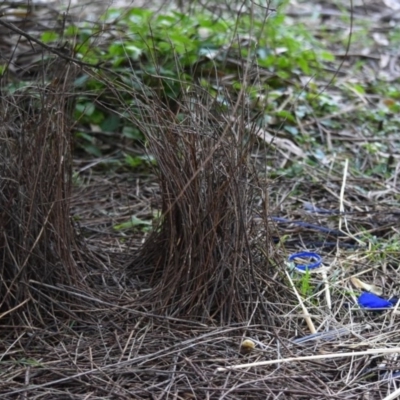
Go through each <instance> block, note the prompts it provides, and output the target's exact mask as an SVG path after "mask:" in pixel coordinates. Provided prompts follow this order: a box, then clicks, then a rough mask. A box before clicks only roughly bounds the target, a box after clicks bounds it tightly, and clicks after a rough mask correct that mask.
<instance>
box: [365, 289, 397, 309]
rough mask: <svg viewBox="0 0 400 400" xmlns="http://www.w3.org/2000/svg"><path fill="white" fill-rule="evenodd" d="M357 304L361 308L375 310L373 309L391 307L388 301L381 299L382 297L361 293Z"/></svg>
mask: <svg viewBox="0 0 400 400" xmlns="http://www.w3.org/2000/svg"><path fill="white" fill-rule="evenodd" d="M358 304H359V305H360V306H361V307H364V308H369V309H375V308H379V309H382V308H391V307H393V304H392V303H391V302H390V301H388V300H386V299H383V298H382V297H379V296H377V295H376V294H373V293H368V292H363V293H362V294H361V295H360V297H359V298H358Z"/></svg>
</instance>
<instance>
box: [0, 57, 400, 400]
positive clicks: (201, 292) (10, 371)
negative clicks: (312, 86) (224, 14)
mask: <svg viewBox="0 0 400 400" xmlns="http://www.w3.org/2000/svg"><path fill="white" fill-rule="evenodd" d="M60 62H61V61H60ZM53 71H54V70H53ZM56 71H58V72H59V73H60V75H58V76H57V74H56V75H55V76H54V79H51V80H50V81H51V82H52V84H50V85H45V84H43V83H40V82H41V80H40V79H38V81H37V83H36V84H35V85H34V86H33V87H30V88H27V89H26V90H25V91H21V92H16V93H14V94H13V95H12V96H3V98H2V100H1V101H2V108H1V112H0V117H1V128H0V135H1V136H0V138H1V142H0V157H1V158H0V164H1V176H0V184H1V192H0V201H1V218H0V224H1V225H0V226H1V229H0V232H1V237H0V244H1V246H0V251H1V256H2V257H1V283H0V285H1V286H0V301H1V308H0V323H1V325H0V332H1V336H0V337H1V339H0V365H1V368H0V398H7V399H8V398H16V399H17V398H18V399H19V398H20V399H25V398H26V399H27V398H41V399H54V398H60V399H63V398H65V399H88V398H90V399H114V398H115V399H132V398H138V399H239V398H243V399H261V398H262V399H346V400H347V399H381V398H385V396H387V395H388V394H390V393H392V394H393V393H396V392H395V391H396V389H397V385H398V383H397V381H398V371H399V370H400V365H399V361H398V353H397V351H398V343H397V342H398V333H397V332H398V330H399V329H400V327H399V324H398V310H397V308H396V307H395V308H394V309H393V310H391V311H388V312H377V313H368V312H365V311H364V310H360V308H359V307H358V306H357V305H356V294H357V292H356V291H355V288H354V287H353V286H352V284H351V278H354V277H358V278H359V279H361V280H363V281H365V282H369V283H374V284H375V285H377V286H380V287H382V289H383V291H384V293H385V295H387V297H390V295H392V294H396V293H397V291H398V286H397V282H398V281H399V278H400V277H399V270H398V260H399V251H398V248H399V247H398V246H397V247H396V246H395V244H396V243H395V242H393V243H392V244H391V246H392V247H390V248H389V247H386V248H382V247H379V246H378V244H377V243H375V242H374V241H373V240H372V239H371V235H376V236H377V237H378V238H384V239H387V241H388V244H389V241H390V240H392V241H393V238H395V233H396V229H398V228H397V220H398V215H399V207H398V192H397V189H396V182H397V178H398V172H399V171H398V169H395V171H394V172H393V176H391V177H390V178H389V179H388V181H387V182H385V183H382V182H380V181H379V180H377V179H374V178H373V177H372V178H371V177H370V178H364V177H360V176H359V175H357V174H356V173H355V171H352V170H348V171H347V173H345V172H346V171H345V170H344V168H343V167H342V168H338V164H337V163H332V165H329V174H327V173H326V171H324V170H323V169H321V170H318V169H315V168H313V167H310V166H304V171H305V172H304V173H303V174H302V175H301V176H298V177H296V178H285V177H280V178H277V179H276V180H274V181H267V180H266V179H265V176H263V173H264V172H265V171H264V170H263V169H261V168H260V166H262V165H263V164H264V163H265V160H268V161H271V159H274V161H275V162H276V164H280V163H281V164H285V163H288V162H289V161H288V160H289V157H288V156H287V154H284V152H283V153H282V154H280V153H279V149H278V151H277V152H272V151H271V148H270V147H269V146H266V145H265V144H263V143H261V142H260V141H259V137H258V138H256V137H255V136H256V135H255V133H256V132H255V130H254V129H253V130H252V129H251V126H252V124H251V120H250V118H248V117H247V115H248V114H247V109H246V104H245V102H244V100H243V98H242V97H241V96H240V95H239V96H238V97H237V98H235V99H232V104H233V109H234V110H235V112H231V113H228V112H227V111H226V110H225V109H222V108H221V107H219V106H218V104H216V103H215V102H214V100H213V99H212V98H210V97H208V96H206V95H205V94H204V92H202V91H201V89H198V88H196V90H193V91H191V92H190V93H188V92H184V93H185V94H184V95H182V97H181V99H180V101H179V103H178V104H177V109H175V110H174V112H171V111H170V110H168V109H166V108H165V105H164V104H163V103H162V101H160V100H159V99H158V98H157V96H151V97H150V96H149V97H146V96H144V97H139V96H137V101H138V102H139V101H140V104H141V107H140V113H141V114H140V115H137V114H135V115H131V117H132V119H134V120H135V119H136V120H137V121H138V120H139V119H140V120H141V121H143V120H144V121H147V123H146V125H144V126H142V128H143V131H144V132H145V133H146V135H147V139H148V141H149V148H148V151H149V152H150V153H151V154H153V155H154V156H155V157H156V159H157V162H158V167H159V169H158V170H157V171H156V174H155V175H151V174H147V173H146V174H139V173H136V174H133V173H127V172H126V169H123V168H122V170H115V171H114V174H113V173H110V172H107V173H105V172H104V170H102V169H101V168H97V169H96V165H97V164H98V163H101V162H102V161H104V160H95V161H93V160H82V159H81V160H74V161H73V160H72V154H71V120H70V105H71V104H70V100H71V90H70V86H69V82H71V81H72V78H73V77H74V76H75V73H76V70H75V69H71V65H70V64H66V63H62V68H61V67H60V64H59V67H58V69H56ZM41 73H44V74H45V75H46V78H47V77H48V76H50V75H49V74H51V73H52V72H51V71H50V70H44V71H42V72H41ZM61 77H65V79H64V78H62V79H61ZM57 78H58V79H57ZM42 81H43V80H42ZM110 85H112V84H111V82H110ZM114 89H115V91H117V88H114ZM257 134H259V132H257ZM354 146H356V145H354V144H352V146H351V149H350V150H351V151H349V152H348V153H343V154H341V155H339V156H338V158H339V159H340V161H343V162H344V164H343V165H346V164H345V160H346V158H349V157H351V154H353V153H354V152H356V149H355V148H354ZM290 161H291V162H295V163H298V164H299V165H300V164H302V163H303V160H302V159H301V157H299V158H294V157H292V159H291V160H290ZM372 161H373V160H371V159H370V160H366V162H372ZM73 162H75V163H74V170H75V171H77V172H78V178H79V182H80V183H79V185H76V186H75V187H73V186H72V175H71V174H72V164H73ZM339 165H340V164H339ZM385 185H389V186H387V187H388V189H387V188H386V189H385ZM154 208H156V209H157V208H160V209H162V212H163V216H162V218H161V219H160V221H159V225H158V227H157V229H155V230H154V231H153V232H152V233H151V234H143V233H140V232H135V233H134V234H130V233H129V232H122V233H121V232H116V231H115V229H113V226H114V225H115V224H117V223H120V222H123V221H124V220H126V219H128V218H129V217H130V216H131V215H133V214H134V215H140V216H143V215H151V213H152V210H153V209H154ZM343 210H344V211H345V212H339V211H343ZM71 214H72V215H73V216H74V217H75V219H78V217H79V223H75V224H72V222H71V219H70V216H71ZM271 217H275V220H273V219H272V218H271ZM276 218H281V219H280V220H277V219H276ZM282 218H285V219H286V222H284V221H283V220H282ZM143 242H144V245H143V246H141V245H142V244H143ZM301 249H307V250H312V249H317V250H316V251H318V252H319V253H320V254H321V255H322V256H323V259H324V266H325V267H326V268H325V269H324V270H322V271H323V273H321V271H319V272H315V273H313V274H311V275H310V276H309V277H305V276H304V275H302V274H298V273H296V272H294V271H291V270H289V269H288V268H287V266H286V264H285V263H284V262H283V260H284V259H285V258H286V256H287V255H288V253H290V252H294V251H298V250H301ZM288 276H289V277H290V279H289V278H288ZM188 277H189V278H188ZM290 281H293V283H294V286H293V287H291V285H290ZM298 298H300V299H301V302H300V301H299V300H298ZM306 321H308V322H311V323H312V325H311V326H313V327H315V329H316V331H317V333H316V334H313V335H310V323H308V324H307V323H306ZM246 338H247V339H251V340H252V341H253V342H254V344H255V349H254V350H252V351H250V352H248V353H246V352H243V351H241V346H240V345H241V343H242V341H243V340H244V339H246ZM243 364H245V365H243ZM246 364H247V365H246ZM231 367H235V368H236V369H234V368H231ZM224 368H226V369H224ZM388 399H389V397H388Z"/></svg>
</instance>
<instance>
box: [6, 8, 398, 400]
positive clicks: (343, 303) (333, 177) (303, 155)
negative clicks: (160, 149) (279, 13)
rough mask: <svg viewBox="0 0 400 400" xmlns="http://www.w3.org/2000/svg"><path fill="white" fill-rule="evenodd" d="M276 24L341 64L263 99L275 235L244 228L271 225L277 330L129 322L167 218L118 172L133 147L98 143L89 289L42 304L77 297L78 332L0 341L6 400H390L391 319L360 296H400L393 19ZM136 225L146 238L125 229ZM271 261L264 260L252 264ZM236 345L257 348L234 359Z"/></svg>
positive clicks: (300, 13) (82, 205)
mask: <svg viewBox="0 0 400 400" xmlns="http://www.w3.org/2000/svg"><path fill="white" fill-rule="evenodd" d="M285 10H286V11H285V13H286V15H287V19H286V21H285V24H287V26H291V25H296V24H299V23H305V24H306V26H307V29H308V33H309V34H310V35H311V36H312V37H313V38H314V39H315V40H316V41H317V42H318V43H319V45H320V46H321V47H323V48H325V49H328V50H329V51H330V52H331V53H332V54H333V55H334V56H335V57H334V59H332V60H331V61H326V62H325V63H324V74H319V75H318V76H317V77H315V78H314V77H313V76H310V75H308V74H306V73H304V71H301V70H300V69H299V70H298V71H297V72H294V73H293V74H292V75H290V76H287V78H286V87H285V89H284V90H282V88H281V87H279V93H278V90H276V91H274V90H272V92H273V93H272V94H270V96H272V97H269V98H270V99H272V100H273V101H274V107H276V108H279V110H278V111H279V112H277V111H276V109H275V110H274V114H272V111H269V113H270V114H269V115H268V117H270V120H269V122H268V125H267V128H265V127H264V128H263V129H264V130H260V131H257V132H256V133H257V134H258V135H259V136H260V138H261V140H260V141H258V142H257V145H256V146H255V147H254V149H253V152H252V153H251V156H252V161H253V164H252V165H255V166H256V167H257V168H260V170H261V169H262V168H263V170H262V171H264V172H265V173H264V174H260V179H263V182H262V183H261V182H257V185H260V186H263V185H265V187H266V190H267V193H268V219H266V218H264V215H262V214H261V213H258V214H256V215H254V221H255V223H256V224H257V223H260V224H265V222H267V229H266V228H265V227H263V228H260V231H259V232H261V233H263V232H264V234H267V233H268V235H269V240H271V242H273V243H274V248H273V251H274V254H275V255H276V257H277V259H278V260H279V265H275V266H271V264H268V268H271V269H272V273H271V275H270V279H271V280H270V281H269V282H263V281H262V279H261V278H259V283H260V291H261V293H262V294H263V296H265V298H266V299H268V300H266V301H265V303H266V309H267V312H268V313H269V314H270V318H271V319H270V321H272V322H271V323H270V324H269V325H266V324H265V323H262V322H261V321H254V320H249V321H248V322H247V324H235V323H231V324H225V325H224V324H221V323H212V321H210V322H209V323H204V322H199V321H196V319H193V318H181V317H175V316H171V315H166V314H162V313H156V314H154V313H153V310H151V309H147V310H146V309H145V306H143V307H137V298H140V296H141V295H142V294H143V293H146V292H147V291H149V290H150V288H149V285H148V281H147V280H146V279H145V278H144V276H141V274H140V273H139V274H138V273H135V274H134V275H132V274H130V273H129V269H130V266H131V263H132V260H135V255H137V254H138V252H139V249H140V247H141V245H142V244H143V242H144V241H145V240H146V238H148V235H149V229H150V227H151V226H152V225H151V224H152V221H153V220H154V219H155V218H154V215H155V212H156V211H157V210H158V209H159V207H160V202H161V200H160V188H159V179H158V176H157V175H156V173H154V172H153V170H152V169H151V168H149V167H148V166H146V165H140V166H139V167H137V168H131V167H129V165H128V163H127V162H126V160H127V159H126V155H127V154H128V155H134V156H135V157H136V156H142V155H143V154H144V153H143V148H138V147H132V142H131V141H128V140H125V139H126V138H125V139H123V138H122V139H121V137H120V136H119V133H118V132H115V134H112V135H108V136H107V135H104V136H102V133H99V139H98V141H97V142H96V146H97V147H98V148H100V149H102V150H104V153H105V154H104V153H102V154H99V155H97V156H93V153H92V154H90V152H88V151H86V152H85V151H83V150H85V149H86V150H87V147H86V148H85V147H84V146H82V148H79V149H76V153H74V154H75V155H74V159H73V164H72V165H73V179H74V181H73V189H72V198H71V210H70V211H71V218H72V220H73V223H74V229H75V233H76V239H75V240H76V242H77V248H78V250H77V253H79V254H80V258H79V262H78V264H79V265H80V266H82V269H83V270H84V271H85V274H83V275H82V276H81V281H80V282H79V283H77V284H76V286H75V289H74V290H72V291H71V289H70V288H68V289H67V288H66V286H58V287H57V288H55V287H47V288H46V289H45V290H47V291H48V292H49V293H50V292H52V291H55V292H57V293H58V292H60V293H61V292H62V290H68V291H70V293H69V295H70V296H71V297H70V299H69V300H68V301H65V303H64V302H63V301H61V300H60V303H61V304H62V305H64V306H65V307H66V308H68V307H69V308H70V310H69V311H70V312H71V318H70V319H65V318H61V317H60V318H58V319H57V318H55V319H54V321H56V322H54V324H53V325H51V326H47V327H46V326H40V327H39V326H33V325H30V324H29V323H26V326H24V324H22V323H21V325H20V326H10V325H8V324H5V325H2V326H1V330H2V335H1V340H0V361H1V365H2V369H1V370H0V382H1V383H0V397H1V398H36V397H37V398H46V399H53V398H57V399H58V398H66V399H67V398H71V399H84V398H85V399H86V398H87V399H114V398H116V399H119V398H121V399H131V398H149V399H162V398H165V399H208V398H209V399H238V398H243V399H278V398H279V399H281V398H282V399H283V398H284V399H295V398H296V399H336V398H337V399H366V400H367V399H383V398H386V399H390V398H395V397H393V396H394V395H395V394H396V393H397V389H398V377H399V371H400V365H399V361H398V353H399V352H400V348H399V347H398V344H397V342H398V340H397V337H398V335H397V331H398V329H399V327H398V322H397V318H398V311H397V306H398V304H397V303H396V302H394V307H393V308H391V309H390V310H381V311H373V312H371V311H367V310H365V309H362V308H360V306H359V304H358V301H357V298H358V296H359V294H360V293H361V291H368V292H371V293H375V294H379V295H380V296H381V297H383V298H385V299H392V298H394V297H396V296H398V295H399V288H398V281H399V260H400V245H399V239H400V237H399V236H400V234H399V226H400V224H399V216H400V203H399V201H400V196H399V190H400V187H399V172H400V163H399V160H400V137H399V135H398V129H399V125H400V123H399V117H398V111H399V109H400V83H399V79H400V75H399V74H400V66H399V62H398V54H397V53H398V44H399V43H400V30H399V28H398V25H399V18H400V11H399V10H400V3H399V4H397V3H396V2H394V1H393V2H389V1H359V2H354V3H353V4H352V7H350V5H349V4H347V3H345V4H343V3H335V4H326V3H324V2H317V1H313V2H312V3H310V2H294V1H293V2H290V3H289V4H288V5H287V6H286V8H285ZM351 12H352V13H353V14H351ZM38 13H39V15H40V13H43V10H41V9H39V10H38ZM42 15H43V14H42ZM351 15H353V17H352V18H351ZM31 29H32V28H31ZM288 29H289V28H288ZM285 51H288V50H287V49H282V52H285ZM299 60H300V62H301V58H300V59H299ZM227 79H229V78H227ZM268 79H269V78H268ZM279 79H282V77H280V78H279ZM279 79H278V80H277V82H281V81H280V80H279ZM274 82H275V81H274ZM271 86H273V85H272V84H271ZM302 87H303V89H302ZM299 88H300V89H301V90H299ZM306 88H311V89H310V90H308V89H307V90H306ZM273 96H275V97H273ZM252 101H254V99H252ZM260 101H262V99H261V100H260ZM257 107H258V105H257V104H255V108H257ZM94 125H95V124H93V126H94ZM95 128H96V127H95ZM271 142H272V143H271ZM115 143H118V144H115ZM82 149H83V150H82ZM263 187H264V186H263ZM132 216H135V217H136V218H138V219H139V220H140V223H138V224H137V225H136V224H134V223H132V227H131V228H133V229H124V226H123V224H124V223H127V222H129V221H130V218H131V217H132ZM125 228H126V226H125ZM263 229H264V230H263ZM265 229H266V230H265ZM305 250H307V251H313V252H316V253H317V254H319V255H320V256H321V257H322V259H323V267H322V269H318V270H316V271H310V272H309V273H306V274H302V273H299V272H296V270H295V269H294V266H293V265H292V266H289V265H287V264H286V260H287V257H288V256H289V255H290V254H293V253H295V252H298V251H305ZM268 251H271V250H270V249H266V248H262V249H261V250H260V249H259V250H258V251H257V256H258V257H260V260H261V261H259V262H262V260H263V257H265V260H267V259H268V257H270V254H269V253H268ZM83 265H85V267H83ZM265 265H266V268H267V261H265ZM271 282H272V283H271ZM88 288H90V290H89V289H88ZM45 292H46V291H45ZM268 292H269V293H268ZM46 293H47V292H46ZM77 299H78V300H77ZM69 302H70V303H69ZM248 308H249V309H250V311H251V312H253V311H254V313H255V312H256V310H260V308H261V306H260V304H259V303H257V302H254V303H253V304H249V306H248ZM0 311H1V312H2V314H0V317H1V318H3V317H5V316H6V315H8V314H9V312H8V310H7V311H5V312H4V311H3V310H2V309H1V308H0ZM251 312H250V314H251ZM21 314H22V313H21ZM261 314H262V312H261ZM21 318H22V317H21ZM28 319H29V318H27V319H26V321H28ZM21 328H22V329H21ZM244 339H248V340H251V341H252V343H254V346H255V348H254V349H252V345H250V349H249V351H244V350H243V348H241V343H242V341H243V340H244ZM340 353H342V354H340ZM265 361H268V362H269V363H268V364H266V363H265ZM249 363H250V364H253V365H251V366H242V367H237V369H229V368H230V367H232V366H240V365H241V364H249ZM263 363H264V364H263ZM221 368H222V369H223V368H226V369H225V370H222V369H221ZM391 395H392V397H390V396H391Z"/></svg>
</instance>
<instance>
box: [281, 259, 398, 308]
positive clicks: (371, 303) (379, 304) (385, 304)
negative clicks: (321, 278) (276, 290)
mask: <svg viewBox="0 0 400 400" xmlns="http://www.w3.org/2000/svg"><path fill="white" fill-rule="evenodd" d="M300 258H303V259H304V258H309V259H310V260H311V262H310V263H309V264H295V263H294V261H295V260H296V259H300ZM288 261H289V263H293V264H294V267H295V269H297V270H299V271H300V272H305V271H307V270H313V269H316V268H319V267H320V266H321V264H322V257H321V256H320V255H319V254H317V253H313V252H308V251H302V252H299V253H294V254H292V255H290V256H289V258H288ZM357 301H358V304H359V305H360V306H361V307H362V308H364V309H366V310H369V311H377V310H385V309H388V308H391V307H393V306H394V305H395V304H396V303H397V301H398V299H397V298H392V299H389V300H386V299H384V298H382V297H379V296H377V295H376V294H373V293H369V292H363V293H361V295H360V296H359V297H358V299H357Z"/></svg>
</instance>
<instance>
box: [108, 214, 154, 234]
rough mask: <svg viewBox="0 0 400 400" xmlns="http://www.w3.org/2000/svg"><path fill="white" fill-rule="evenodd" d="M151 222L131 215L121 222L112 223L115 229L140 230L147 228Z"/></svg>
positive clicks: (150, 225)
mask: <svg viewBox="0 0 400 400" xmlns="http://www.w3.org/2000/svg"><path fill="white" fill-rule="evenodd" d="M152 225H153V223H152V222H151V221H149V220H145V219H141V218H138V217H136V216H135V215H132V217H131V219H130V220H129V221H127V222H123V223H122V224H117V225H114V227H113V228H114V229H115V230H117V231H121V230H127V229H132V228H140V230H149V228H151V227H152Z"/></svg>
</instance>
